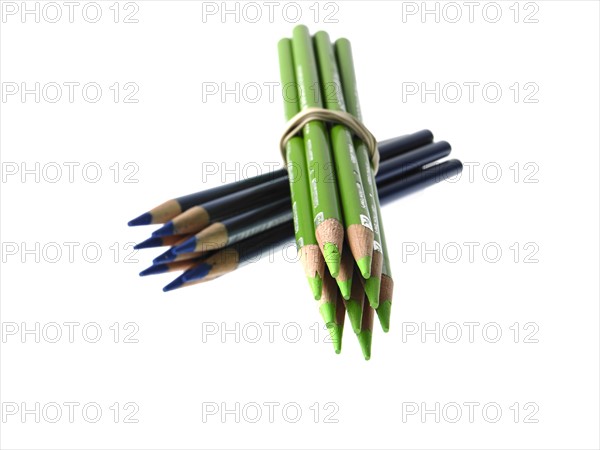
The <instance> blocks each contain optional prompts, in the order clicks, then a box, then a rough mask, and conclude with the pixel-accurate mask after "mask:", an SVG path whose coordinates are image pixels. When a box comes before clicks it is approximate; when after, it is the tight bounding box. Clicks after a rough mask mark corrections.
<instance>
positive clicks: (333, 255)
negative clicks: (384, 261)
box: [323, 242, 371, 278]
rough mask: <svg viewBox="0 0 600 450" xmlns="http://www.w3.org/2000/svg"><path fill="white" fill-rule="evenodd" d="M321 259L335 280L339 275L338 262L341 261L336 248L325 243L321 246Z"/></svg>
mask: <svg viewBox="0 0 600 450" xmlns="http://www.w3.org/2000/svg"><path fill="white" fill-rule="evenodd" d="M323 257H324V258H325V262H326V263H327V267H328V268H329V273H331V276H332V277H333V278H336V277H337V276H338V274H339V273H340V261H341V259H342V258H341V255H340V250H339V249H338V246H337V245H335V244H332V243H331V242H326V243H325V244H324V245H323ZM370 264H371V263H369V267H370Z"/></svg>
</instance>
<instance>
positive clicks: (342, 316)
mask: <svg viewBox="0 0 600 450" xmlns="http://www.w3.org/2000/svg"><path fill="white" fill-rule="evenodd" d="M345 320H346V305H345V304H344V299H343V298H342V296H341V295H340V293H339V292H338V295H337V300H336V303H335V323H334V326H332V327H331V328H330V329H329V335H330V336H331V340H332V341H333V349H334V350H335V352H336V353H337V354H338V355H339V354H340V353H341V352H342V337H343V336H344V322H345Z"/></svg>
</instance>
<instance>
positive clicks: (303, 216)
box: [278, 39, 317, 276]
mask: <svg viewBox="0 0 600 450" xmlns="http://www.w3.org/2000/svg"><path fill="white" fill-rule="evenodd" d="M278 54H279V69H280V76H281V84H282V86H283V91H282V93H283V103H284V111H285V118H286V120H290V119H291V118H292V117H293V116H294V115H296V114H297V113H298V112H299V111H300V103H299V99H298V92H297V89H296V85H297V84H296V75H295V73H294V70H295V64H294V57H293V54H292V42H291V41H290V40H289V39H282V40H281V41H279V44H278ZM290 87H291V88H292V89H291V90H292V91H293V92H292V95H291V96H290V93H289V92H290V89H289V88H290ZM304 152H305V148H304V140H303V138H301V137H299V136H295V137H293V138H292V139H290V140H289V141H288V143H287V146H286V160H287V169H288V171H287V173H288V175H289V186H290V189H289V190H290V197H291V203H292V211H293V218H294V231H295V235H296V247H297V248H298V249H299V250H300V249H301V248H302V247H304V246H305V245H310V246H312V245H315V244H317V240H316V236H315V227H314V222H313V217H312V208H311V197H310V188H309V185H308V177H307V173H308V170H307V165H306V156H305V154H304ZM307 270H308V271H309V272H312V269H307ZM313 276H314V275H313Z"/></svg>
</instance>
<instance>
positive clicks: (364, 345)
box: [358, 330, 373, 361]
mask: <svg viewBox="0 0 600 450" xmlns="http://www.w3.org/2000/svg"><path fill="white" fill-rule="evenodd" d="M372 340H373V332H371V331H369V330H362V331H361V332H360V333H359V334H358V343H359V344H360V349H361V350H362V354H363V356H364V357H365V359H366V360H367V361H368V360H369V359H371V342H372Z"/></svg>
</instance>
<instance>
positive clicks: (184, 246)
mask: <svg viewBox="0 0 600 450" xmlns="http://www.w3.org/2000/svg"><path fill="white" fill-rule="evenodd" d="M291 219H292V211H290V208H289V201H288V200H287V199H285V198H283V199H280V200H277V201H274V202H273V203H271V204H267V205H265V206H261V207H258V208H256V209H253V210H251V211H246V212H243V213H242V214H239V215H237V216H233V217H230V218H227V219H224V220H222V221H221V222H214V223H211V224H210V225H209V226H208V227H206V228H205V229H204V230H202V231H200V232H199V233H198V234H196V235H194V236H192V237H190V238H188V239H186V240H184V241H183V242H182V243H180V244H179V245H176V246H175V247H174V248H173V249H172V252H173V253H174V254H175V255H180V254H185V253H196V252H208V251H212V250H218V249H220V248H223V247H226V246H227V245H231V244H235V243H236V242H239V241H241V240H243V239H247V238H249V237H251V236H254V235H256V234H259V233H262V232H263V231H266V230H270V229H271V228H273V227H276V226H277V225H280V224H282V223H283V222H287V221H289V220H291Z"/></svg>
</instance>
